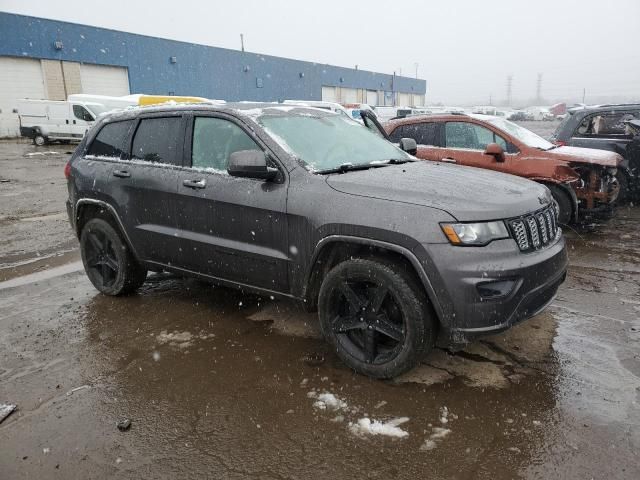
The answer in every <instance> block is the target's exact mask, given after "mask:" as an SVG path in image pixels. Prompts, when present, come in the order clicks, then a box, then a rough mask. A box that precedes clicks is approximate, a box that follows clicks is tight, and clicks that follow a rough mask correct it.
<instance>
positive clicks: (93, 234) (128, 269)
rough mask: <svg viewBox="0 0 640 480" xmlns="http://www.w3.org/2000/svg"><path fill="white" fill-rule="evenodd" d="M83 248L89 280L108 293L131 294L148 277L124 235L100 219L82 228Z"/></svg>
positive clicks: (93, 220) (81, 239)
mask: <svg viewBox="0 0 640 480" xmlns="http://www.w3.org/2000/svg"><path fill="white" fill-rule="evenodd" d="M80 251H81V254H82V263H83V264H84V269H85V272H86V273H87V276H88V277H89V280H91V283H93V285H94V287H96V289H98V290H99V291H100V292H102V293H104V294H106V295H120V294H123V293H130V292H132V291H134V290H136V289H137V288H138V287H140V286H141V285H142V284H143V283H144V281H145V279H146V277H147V271H146V270H145V269H144V268H143V267H141V266H140V265H139V264H138V262H137V261H136V260H135V259H134V258H133V256H132V255H131V252H130V251H129V248H128V246H127V245H126V243H125V242H124V241H123V240H122V237H121V236H120V235H119V234H118V232H117V231H116V230H115V229H114V228H113V227H112V226H111V225H110V224H109V223H108V222H107V221H105V220H103V219H101V218H94V219H92V220H89V221H88V222H87V224H86V225H85V226H84V228H83V229H82V234H81V235H80Z"/></svg>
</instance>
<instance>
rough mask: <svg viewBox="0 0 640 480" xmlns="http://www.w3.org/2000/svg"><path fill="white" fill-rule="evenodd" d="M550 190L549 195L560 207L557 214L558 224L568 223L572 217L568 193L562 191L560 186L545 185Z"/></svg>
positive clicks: (571, 205) (571, 206)
mask: <svg viewBox="0 0 640 480" xmlns="http://www.w3.org/2000/svg"><path fill="white" fill-rule="evenodd" d="M547 187H548V188H549V190H551V196H552V197H553V199H554V200H555V201H556V203H557V204H558V207H560V213H559V214H558V223H559V224H560V225H568V224H569V223H570V222H571V219H572V218H573V203H572V202H571V198H570V197H569V195H568V194H567V193H566V192H565V191H563V190H562V189H561V188H560V187H556V186H555V185H547Z"/></svg>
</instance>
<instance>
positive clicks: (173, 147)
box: [131, 117, 182, 165]
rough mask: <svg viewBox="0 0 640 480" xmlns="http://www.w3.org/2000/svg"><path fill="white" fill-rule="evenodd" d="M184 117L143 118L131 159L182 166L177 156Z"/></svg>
mask: <svg viewBox="0 0 640 480" xmlns="http://www.w3.org/2000/svg"><path fill="white" fill-rule="evenodd" d="M181 124H182V117H162V118H143V119H142V120H140V125H139V126H138V129H137V130H136V134H135V136H134V137H133V146H132V147H131V158H134V159H136V160H146V161H148V162H156V163H169V164H173V165H180V164H181V163H182V162H181V159H180V158H179V156H178V154H177V148H178V137H179V136H180V132H181V128H180V127H181Z"/></svg>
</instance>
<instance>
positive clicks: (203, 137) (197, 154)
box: [191, 117, 261, 172]
mask: <svg viewBox="0 0 640 480" xmlns="http://www.w3.org/2000/svg"><path fill="white" fill-rule="evenodd" d="M241 150H261V148H260V147H259V146H258V145H257V144H256V142H254V141H253V139H252V138H251V137H250V136H249V135H247V134H246V133H245V132H244V130H242V129H241V128H240V127H239V126H237V125H236V124H235V123H232V122H230V121H228V120H224V119H222V118H213V117H196V119H195V122H194V125H193V145H192V148H191V164H192V166H193V167H195V168H210V169H212V170H220V171H224V172H226V171H227V163H228V162H229V156H230V155H231V154H232V153H234V152H239V151H241Z"/></svg>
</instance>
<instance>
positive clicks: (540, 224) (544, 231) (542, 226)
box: [536, 213, 549, 245]
mask: <svg viewBox="0 0 640 480" xmlns="http://www.w3.org/2000/svg"><path fill="white" fill-rule="evenodd" d="M536 220H538V228H539V229H540V236H541V237H542V244H543V245H544V244H546V243H547V242H548V241H549V235H548V233H547V223H546V221H545V219H544V216H543V215H542V214H541V213H539V214H538V215H536Z"/></svg>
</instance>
